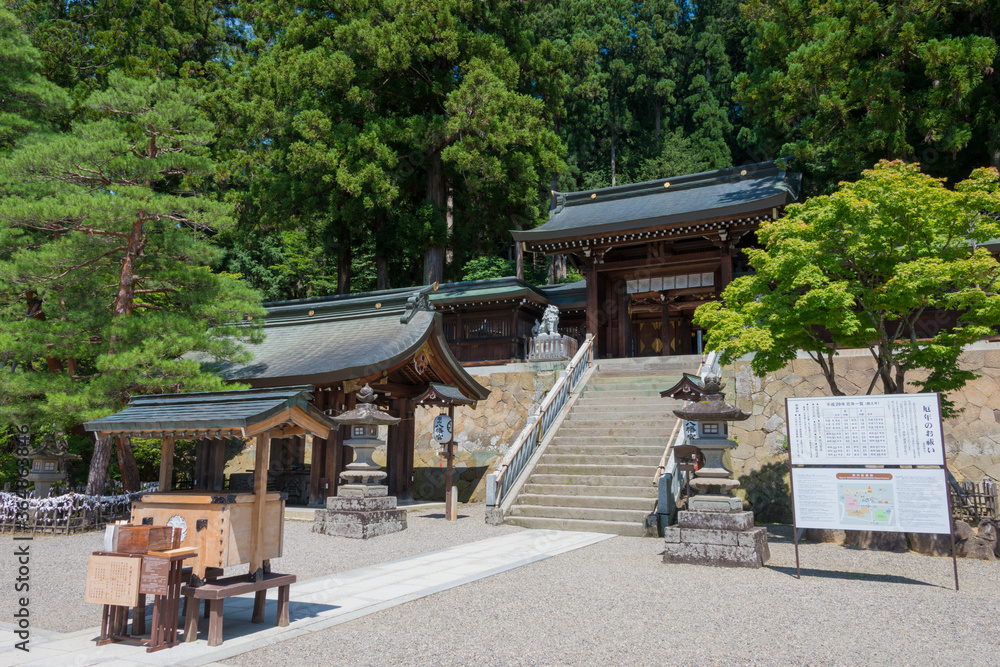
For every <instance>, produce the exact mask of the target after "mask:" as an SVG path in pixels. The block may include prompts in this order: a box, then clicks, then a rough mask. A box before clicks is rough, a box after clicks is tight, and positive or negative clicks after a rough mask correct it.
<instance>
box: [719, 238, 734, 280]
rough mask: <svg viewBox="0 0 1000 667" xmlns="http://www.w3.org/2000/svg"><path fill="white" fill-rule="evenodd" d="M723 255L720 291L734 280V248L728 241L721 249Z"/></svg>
mask: <svg viewBox="0 0 1000 667" xmlns="http://www.w3.org/2000/svg"><path fill="white" fill-rule="evenodd" d="M721 252H722V256H721V257H720V262H721V270H720V272H719V274H720V275H719V282H720V283H722V284H721V285H720V289H719V291H722V290H724V289H726V285H728V284H729V283H731V282H733V254H732V249H731V247H730V245H729V244H728V243H724V244H723V246H722V249H721Z"/></svg>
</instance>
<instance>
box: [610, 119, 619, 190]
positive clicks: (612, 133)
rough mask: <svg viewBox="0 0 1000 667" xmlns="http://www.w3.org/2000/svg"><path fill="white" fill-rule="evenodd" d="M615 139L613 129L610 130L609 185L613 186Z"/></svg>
mask: <svg viewBox="0 0 1000 667" xmlns="http://www.w3.org/2000/svg"><path fill="white" fill-rule="evenodd" d="M617 139H618V137H617V136H616V135H615V131H614V130H611V187H615V145H616V143H617Z"/></svg>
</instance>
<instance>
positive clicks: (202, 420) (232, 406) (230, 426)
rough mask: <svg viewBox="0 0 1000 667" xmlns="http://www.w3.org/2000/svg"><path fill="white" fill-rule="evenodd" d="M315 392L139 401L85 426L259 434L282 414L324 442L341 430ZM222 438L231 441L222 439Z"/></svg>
mask: <svg viewBox="0 0 1000 667" xmlns="http://www.w3.org/2000/svg"><path fill="white" fill-rule="evenodd" d="M312 390H313V388H312V386H310V385H305V386H298V387H277V388H274V389H245V390H236V391H206V392H194V393H189V394H153V395H149V396H134V397H133V398H132V400H131V401H129V404H128V407H126V408H125V409H124V410H122V411H121V412H117V413H115V414H113V415H110V416H108V417H102V418H101V419H95V420H94V421H89V422H86V423H85V424H84V425H83V427H84V428H85V429H86V430H88V431H99V432H116V431H123V432H132V433H161V434H171V433H175V432H178V431H207V430H214V431H219V430H222V431H231V430H237V431H242V433H240V435H247V434H250V433H252V432H255V428H254V427H255V426H257V425H261V424H266V423H269V422H270V421H273V420H274V419H276V418H278V417H279V416H280V415H282V414H283V413H289V414H290V413H292V412H294V413H295V414H294V415H291V416H290V419H291V421H292V422H295V423H299V422H301V424H300V425H302V426H303V427H304V428H307V430H311V431H312V432H313V433H314V434H317V435H319V436H320V437H326V436H327V434H329V432H330V430H331V429H333V428H336V426H335V425H334V423H333V422H332V421H330V418H329V417H327V416H326V415H324V414H323V413H322V412H320V410H318V409H317V408H316V407H314V406H313V405H312ZM217 435H231V433H229V434H227V433H221V434H217Z"/></svg>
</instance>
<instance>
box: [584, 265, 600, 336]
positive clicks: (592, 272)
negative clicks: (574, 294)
mask: <svg viewBox="0 0 1000 667" xmlns="http://www.w3.org/2000/svg"><path fill="white" fill-rule="evenodd" d="M584 270H585V271H586V274H585V275H586V278H587V333H589V334H592V335H593V336H594V337H596V336H597V327H598V323H599V320H598V317H597V314H598V310H599V308H600V306H599V305H598V304H599V303H600V298H599V295H598V292H597V264H596V263H595V262H594V258H593V257H588V258H587V261H586V266H585V267H584ZM595 344H596V341H595Z"/></svg>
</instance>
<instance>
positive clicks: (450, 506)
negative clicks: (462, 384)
mask: <svg viewBox="0 0 1000 667" xmlns="http://www.w3.org/2000/svg"><path fill="white" fill-rule="evenodd" d="M448 418H449V419H451V438H449V439H448V442H447V443H446V444H445V451H446V452H447V454H446V456H445V458H446V459H447V461H448V468H447V469H446V471H445V474H444V517H445V519H447V520H448V521H455V520H456V519H458V512H457V511H456V507H457V504H458V498H456V497H455V493H456V492H457V490H456V489H452V476H453V473H454V471H455V406H454V405H449V406H448Z"/></svg>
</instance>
